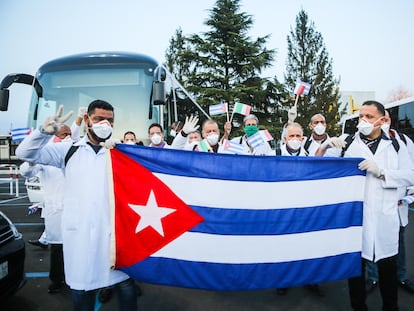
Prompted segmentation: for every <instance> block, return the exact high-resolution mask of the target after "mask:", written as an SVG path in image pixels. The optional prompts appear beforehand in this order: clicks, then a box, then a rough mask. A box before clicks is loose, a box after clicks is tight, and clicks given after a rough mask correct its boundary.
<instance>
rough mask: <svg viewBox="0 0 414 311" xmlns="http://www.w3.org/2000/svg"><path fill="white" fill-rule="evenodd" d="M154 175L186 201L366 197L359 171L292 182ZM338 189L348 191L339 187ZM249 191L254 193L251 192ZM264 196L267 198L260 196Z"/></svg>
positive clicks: (239, 203) (314, 202) (296, 203)
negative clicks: (294, 190)
mask: <svg viewBox="0 0 414 311" xmlns="http://www.w3.org/2000/svg"><path fill="white" fill-rule="evenodd" d="M154 175H156V176H157V177H158V178H159V179H160V180H162V181H163V182H164V183H165V184H167V185H168V186H169V187H170V188H171V189H172V191H174V192H175V193H176V194H177V195H178V196H179V197H180V198H182V199H183V201H184V202H186V203H187V204H189V205H194V206H207V207H220V208H234V207H237V208H240V209H243V208H247V209H275V208H281V209H283V208H292V207H309V206H320V205H326V204H334V203H339V202H353V201H362V200H363V197H364V187H361V186H360V185H361V184H363V183H362V182H361V180H364V179H365V176H360V175H356V176H351V177H342V178H334V179H318V180H308V181H289V182H238V181H232V180H217V179H203V178H194V177H185V176H175V175H166V174H157V173H155V174H154ZM188 189H191V190H192V191H188ZM292 189H298V191H300V196H299V195H286V194H287V193H291V191H292ZM321 189H323V193H322V194H321V195H315V193H321ZM338 189H347V190H348V191H338ZM249 193H254V194H255V195H254V196H250V195H248V194H249ZM261 197H266V198H267V199H266V200H258V198H261ZM205 198H208V200H206V199H205ZM206 201H208V204H206ZM229 202H230V204H229Z"/></svg>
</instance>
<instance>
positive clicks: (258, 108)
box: [167, 0, 281, 126]
mask: <svg viewBox="0 0 414 311" xmlns="http://www.w3.org/2000/svg"><path fill="white" fill-rule="evenodd" d="M205 24H206V25H207V26H209V30H208V31H207V32H205V33H202V34H193V35H190V36H188V37H185V40H184V41H185V44H182V45H180V49H179V50H175V51H174V52H173V53H171V54H167V60H168V63H169V64H171V66H169V68H174V66H179V68H181V69H182V71H181V72H182V73H183V74H182V75H181V76H179V81H180V83H181V84H183V85H184V86H185V87H186V88H187V89H188V90H189V91H190V92H191V93H192V94H193V95H194V97H195V98H197V101H198V103H199V104H200V105H201V106H202V107H203V108H205V109H206V110H207V108H208V106H209V105H212V104H217V103H219V102H221V101H225V102H228V103H229V105H230V107H232V106H233V105H234V102H235V101H239V102H241V103H245V104H248V105H251V106H252V113H255V114H256V115H257V116H258V117H259V119H260V121H261V122H260V123H261V124H263V125H265V126H267V124H272V125H273V124H274V122H275V120H276V119H280V117H279V115H277V113H279V109H277V107H278V102H279V98H275V97H274V96H279V95H280V92H279V91H278V88H280V87H281V84H280V83H278V82H277V80H276V81H275V82H272V81H269V80H268V79H266V78H262V77H261V76H260V75H261V73H262V71H263V70H264V69H265V68H267V67H270V66H271V65H272V62H273V59H274V54H275V51H274V50H268V49H267V48H266V46H265V44H266V42H267V40H268V37H269V36H268V35H267V36H264V37H258V38H256V39H255V40H252V39H251V38H250V37H249V35H248V31H249V30H250V28H251V27H252V24H253V19H252V17H251V16H250V15H248V14H246V13H244V12H241V11H240V0H217V1H216V3H215V6H214V7H213V8H212V9H211V10H210V15H209V18H208V19H207V20H206V22H205ZM180 36H181V38H183V36H182V34H180ZM178 41H179V40H178V33H176V38H175V41H170V44H173V43H174V44H175V43H176V42H178ZM170 51H173V49H172V48H171V47H170ZM178 62H179V63H180V64H179V65H178V64H174V63H178ZM235 120H236V122H235V123H236V124H237V123H241V120H242V117H241V116H235Z"/></svg>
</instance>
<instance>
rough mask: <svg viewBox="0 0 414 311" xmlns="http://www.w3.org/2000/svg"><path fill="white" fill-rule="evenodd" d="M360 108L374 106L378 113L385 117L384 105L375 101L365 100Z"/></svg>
mask: <svg viewBox="0 0 414 311" xmlns="http://www.w3.org/2000/svg"><path fill="white" fill-rule="evenodd" d="M362 106H375V107H377V110H378V112H379V113H380V114H381V115H382V116H385V108H384V105H383V104H381V103H380V102H377V101H375V100H367V101H365V102H363V104H362Z"/></svg>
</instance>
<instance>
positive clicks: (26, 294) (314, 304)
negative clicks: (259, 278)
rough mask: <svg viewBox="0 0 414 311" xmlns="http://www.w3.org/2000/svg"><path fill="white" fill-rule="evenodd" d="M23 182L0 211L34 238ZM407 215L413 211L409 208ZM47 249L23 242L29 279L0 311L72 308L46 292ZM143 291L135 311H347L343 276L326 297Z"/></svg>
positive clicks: (2, 191)
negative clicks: (18, 193) (16, 195)
mask: <svg viewBox="0 0 414 311" xmlns="http://www.w3.org/2000/svg"><path fill="white" fill-rule="evenodd" d="M30 205H31V204H30V202H29V200H28V197H27V192H26V190H25V188H24V180H23V179H22V180H21V182H20V196H19V197H15V196H14V195H10V194H9V188H8V185H7V184H4V183H2V184H0V210H1V211H3V212H4V213H6V215H8V216H9V218H11V220H12V221H13V222H14V223H15V224H16V226H17V228H18V230H19V231H20V232H21V233H22V234H23V238H24V239H25V241H28V240H31V239H37V238H39V236H40V235H41V233H42V231H43V220H42V219H41V218H40V215H39V213H36V214H34V215H30V216H28V215H27V207H28V206H30ZM410 217H411V218H413V217H414V212H413V211H410ZM406 251H407V268H408V277H409V278H410V279H411V280H414V222H413V223H412V224H409V225H408V227H407V230H406ZM49 256H50V249H49V248H48V249H41V248H40V247H37V246H33V245H30V244H28V243H26V260H25V272H26V277H27V282H26V284H25V286H24V287H23V288H21V289H20V290H19V291H18V292H16V293H15V294H14V295H13V296H11V297H9V298H8V299H6V300H5V301H1V302H0V310H2V311H20V310H22V311H23V310H24V311H35V310H60V311H67V310H72V304H71V298H70V291H69V290H68V289H64V290H63V291H62V292H60V293H57V294H49V293H48V291H47V288H48V286H49V283H50V281H49V278H48V271H49ZM137 284H138V285H139V286H140V288H141V290H142V296H140V297H138V298H137V299H138V310H145V311H164V310H165V311H185V310H188V311H190V310H191V311H198V310H199V311H212V310H214V311H253V310H254V311H268V310H269V311H270V310H272V311H279V310H280V311H285V310H286V311H295V310H306V311H324V310H335V311H341V310H351V308H350V304H349V299H348V290H347V283H346V280H341V281H335V282H329V283H323V284H321V288H322V290H323V291H324V293H325V296H324V297H319V296H315V295H314V294H312V293H311V292H310V291H309V290H307V289H306V288H305V287H297V288H291V289H289V291H288V292H287V294H286V295H285V296H279V295H277V294H276V291H275V290H274V289H271V290H258V291H237V292H220V291H205V290H195V289H187V288H177V287H168V286H159V285H152V284H146V283H140V282H137ZM367 303H368V307H369V309H370V310H381V306H382V303H381V297H380V294H379V289H378V288H376V289H375V290H374V291H373V292H372V293H371V294H369V295H368V300H367ZM399 307H400V311H413V310H414V294H410V293H408V292H406V291H405V290H404V289H402V288H400V289H399ZM96 310H102V311H105V310H118V307H117V297H116V294H115V296H114V297H113V298H112V299H111V300H110V301H109V302H107V303H105V304H100V303H98V304H97V306H96Z"/></svg>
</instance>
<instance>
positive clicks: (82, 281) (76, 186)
mask: <svg viewBox="0 0 414 311" xmlns="http://www.w3.org/2000/svg"><path fill="white" fill-rule="evenodd" d="M62 111H63V107H62V106H61V107H59V109H58V112H57V114H56V116H51V117H47V118H46V120H45V121H44V123H43V126H42V127H41V128H40V129H38V130H35V131H33V133H32V134H31V135H29V136H28V137H27V138H26V139H25V140H23V142H22V143H21V144H20V145H19V147H18V148H17V149H16V155H17V156H18V157H19V158H20V159H23V160H25V161H29V162H32V163H39V164H46V165H53V166H56V167H59V168H62V169H64V171H65V194H64V200H63V202H64V203H63V205H64V209H63V214H62V241H63V253H64V262H65V279H66V283H67V284H68V285H69V286H70V288H71V290H72V302H73V304H74V310H91V311H92V310H94V305H95V297H96V292H97V290H98V289H100V288H104V287H108V286H115V288H116V289H117V290H118V298H119V307H120V310H137V300H136V299H137V295H136V287H135V283H134V281H133V280H131V279H130V278H129V276H128V275H127V274H125V273H124V272H122V271H118V270H112V269H111V260H110V240H111V235H112V232H111V220H110V209H109V200H108V180H107V169H108V168H107V158H106V155H105V153H106V152H105V150H104V148H102V146H104V147H106V148H111V147H114V145H115V143H119V142H120V141H119V140H118V141H116V139H112V138H110V137H111V135H112V127H113V123H114V110H113V107H112V105H110V104H109V103H107V102H105V101H102V100H95V101H93V102H91V103H90V104H89V106H88V110H87V114H86V115H85V117H84V121H85V124H87V127H88V132H87V135H85V136H84V137H83V138H82V139H81V140H80V141H79V142H77V143H75V144H74V145H73V146H76V148H77V149H76V150H75V152H74V153H73V155H72V156H71V158H70V159H69V160H68V162H67V163H65V157H66V155H67V154H68V151H69V149H71V146H72V145H71V144H65V143H60V144H47V142H48V141H49V140H50V137H51V135H53V134H55V133H56V132H57V131H58V129H59V128H60V126H61V124H63V123H64V122H65V121H66V120H67V119H68V118H69V117H70V114H71V113H68V114H67V115H65V116H64V117H62Z"/></svg>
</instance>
